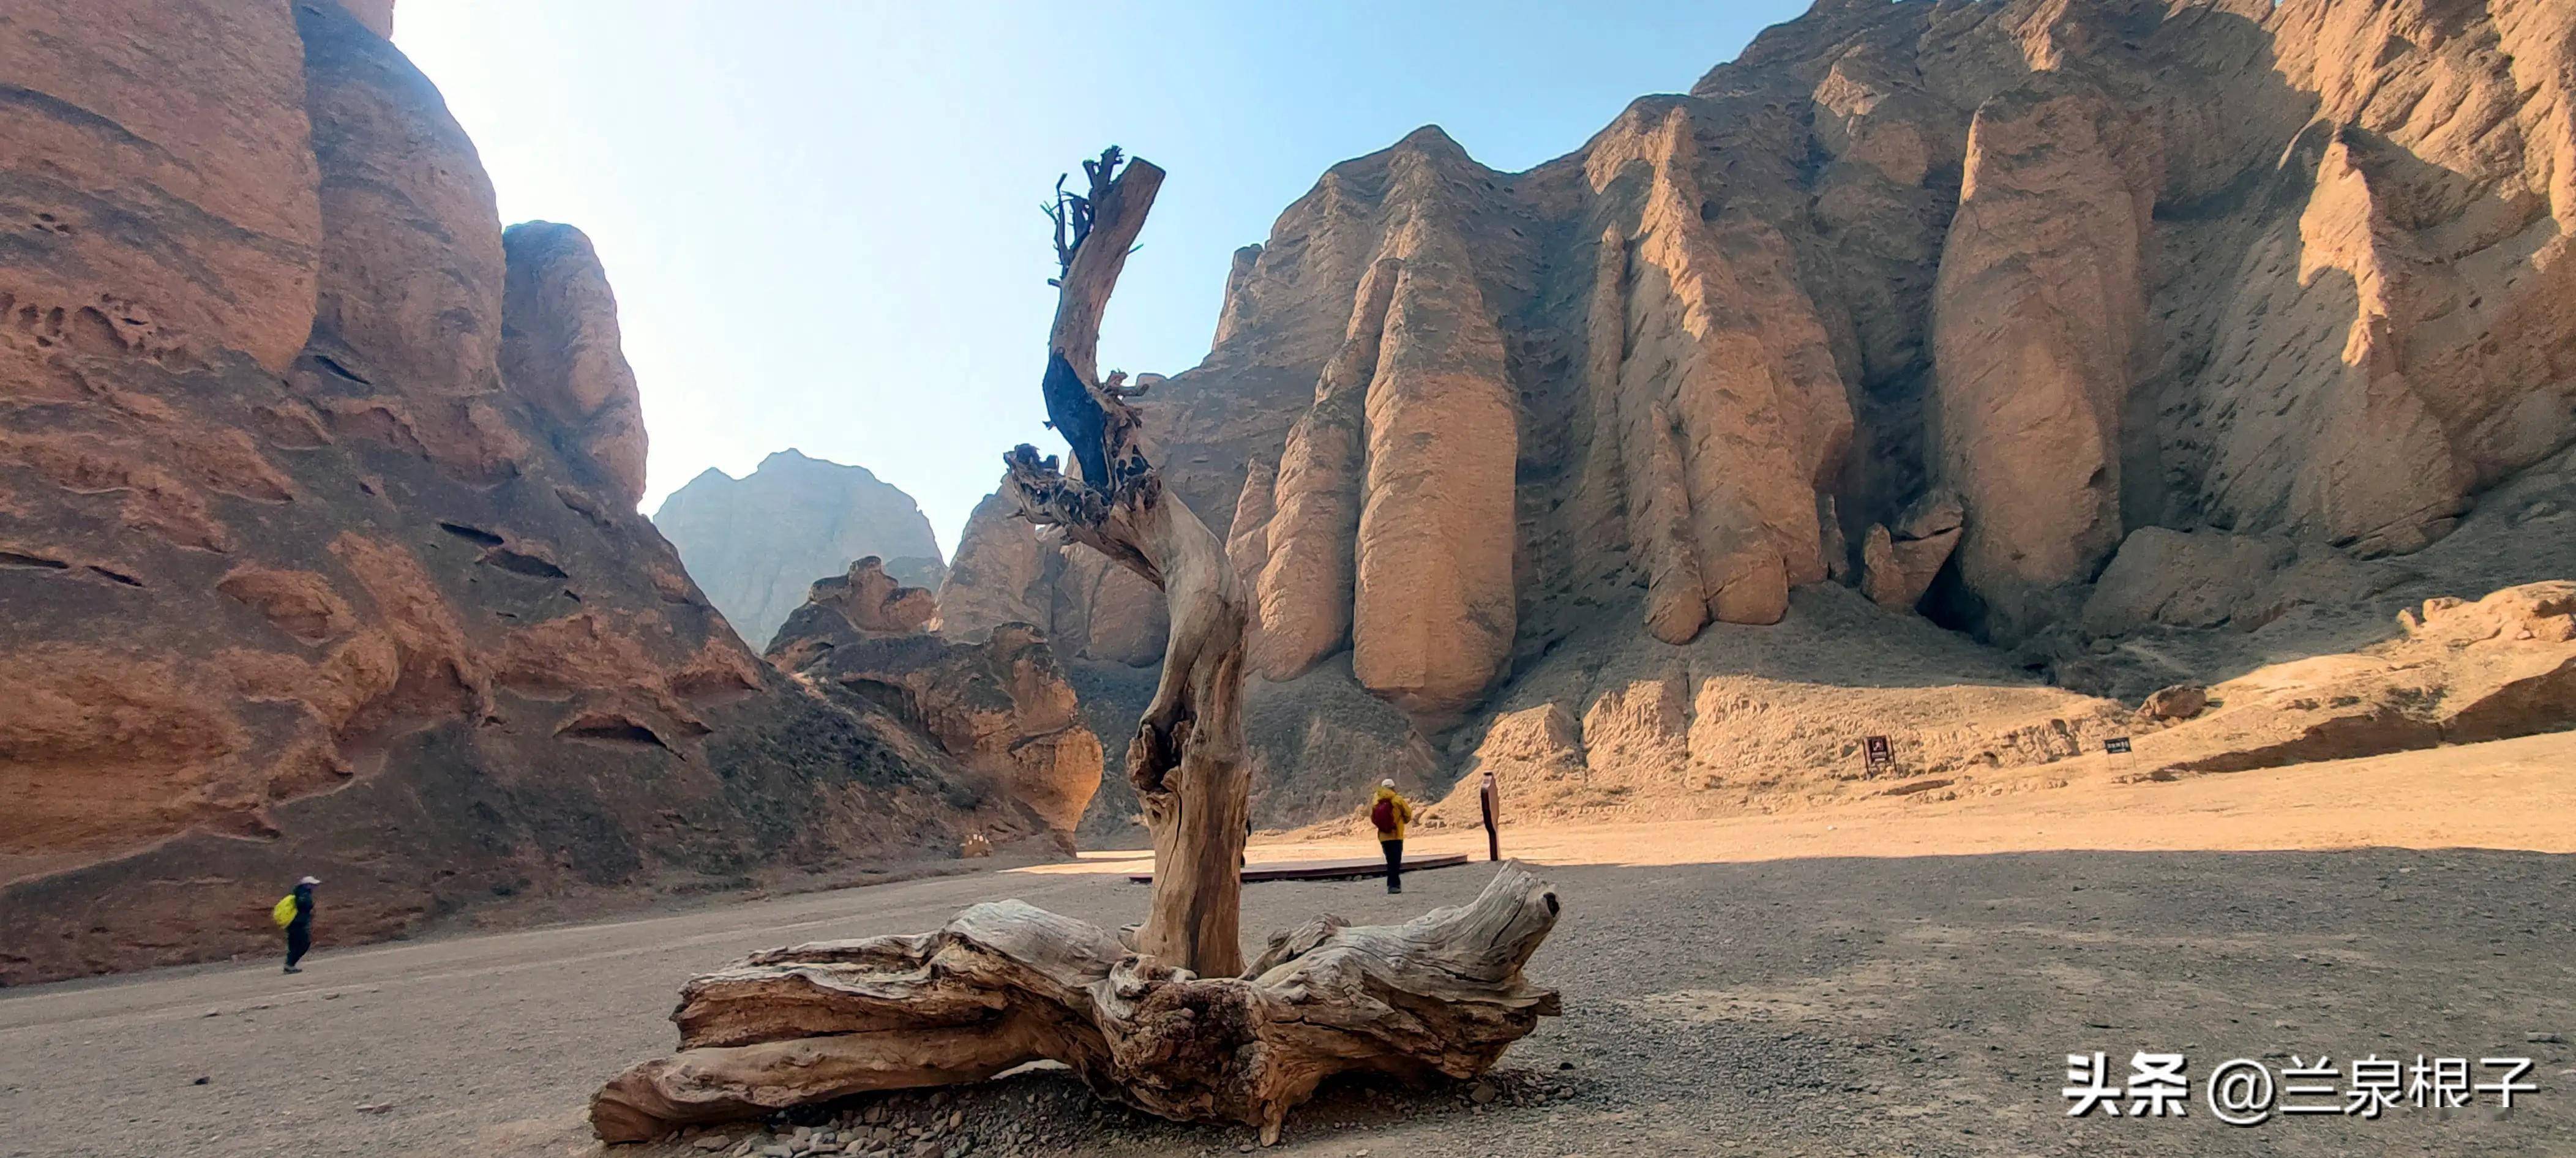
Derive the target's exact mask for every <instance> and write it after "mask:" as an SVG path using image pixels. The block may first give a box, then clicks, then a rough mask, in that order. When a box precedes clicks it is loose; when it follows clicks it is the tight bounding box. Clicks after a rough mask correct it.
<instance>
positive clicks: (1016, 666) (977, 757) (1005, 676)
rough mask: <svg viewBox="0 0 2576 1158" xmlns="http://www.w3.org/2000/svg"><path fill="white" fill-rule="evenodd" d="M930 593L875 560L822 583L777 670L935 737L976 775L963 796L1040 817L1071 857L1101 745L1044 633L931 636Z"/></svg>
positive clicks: (790, 625)
mask: <svg viewBox="0 0 2576 1158" xmlns="http://www.w3.org/2000/svg"><path fill="white" fill-rule="evenodd" d="M938 613H939V606H938V604H937V602H936V601H935V599H934V598H933V597H932V595H931V593H930V592H929V591H928V590H927V589H924V588H920V587H907V586H903V585H902V584H899V583H897V582H895V580H894V579H892V578H890V577H889V576H887V574H886V572H885V568H884V566H883V565H882V564H881V563H879V562H878V560H877V559H876V558H875V557H874V556H870V557H868V558H865V559H861V560H859V561H857V562H855V563H853V564H851V565H850V570H849V573H848V574H847V575H838V576H833V577H831V578H828V579H823V580H819V581H817V582H816V583H815V584H814V586H813V590H812V594H811V596H810V597H809V598H808V599H807V600H806V603H805V605H804V606H802V607H799V608H797V609H796V613H795V614H794V615H791V616H789V617H788V619H787V623H786V625H785V626H784V627H782V628H780V629H779V632H778V638H777V640H776V641H775V642H773V643H771V644H770V648H769V661H770V662H771V663H773V664H775V665H777V666H778V668H779V669H780V670H781V671H785V672H789V673H792V674H794V675H796V676H798V677H799V678H800V679H802V680H804V681H805V682H807V683H809V684H811V685H812V686H814V687H816V688H818V689H821V690H822V691H823V692H824V693H825V694H827V695H830V696H832V697H834V698H836V699H838V700H840V701H841V702H843V703H844V704H846V705H847V706H848V707H849V708H851V709H852V710H853V711H856V712H860V713H874V712H883V713H887V714H889V715H891V716H893V717H894V718H895V719H897V720H900V721H901V722H902V723H903V724H904V725H905V726H907V727H910V728H913V729H917V730H919V731H920V732H922V733H924V734H926V735H928V736H929V737H931V739H932V740H933V741H934V742H935V743H937V745H938V746H939V747H940V749H941V750H942V751H944V752H945V753H946V754H947V755H948V756H950V757H952V758H954V759H955V760H956V761H957V762H958V763H959V764H960V765H961V766H962V767H963V768H964V769H965V770H966V772H967V776H966V777H965V778H963V779H961V780H960V781H959V783H958V788H959V790H960V791H961V792H964V793H968V794H973V795H975V796H976V797H977V798H978V799H977V800H976V801H975V803H978V804H982V803H985V800H984V799H982V798H983V797H988V796H989V797H990V798H991V801H992V802H993V803H994V804H996V805H999V806H1002V807H1005V808H1007V807H1021V808H1025V809H1027V810H1028V811H1029V812H1030V813H1032V814H1034V815H1035V816H1036V818H1037V819H1038V820H1039V821H1040V822H1041V823H1042V824H1043V826H1044V827H1045V829H1046V831H1048V832H1050V833H1052V834H1053V835H1054V837H1055V839H1056V841H1057V842H1058V844H1059V845H1060V846H1061V847H1062V848H1063V850H1064V851H1067V852H1070V851H1072V850H1073V843H1074V842H1073V835H1074V830H1075V828H1076V826H1078V825H1079V824H1080V823H1081V821H1082V816H1083V810H1084V809H1085V808H1086V807H1088V806H1089V805H1090V803H1091V798H1092V794H1093V793H1094V792H1096V791H1097V790H1098V789H1099V787H1100V771H1101V748H1100V739H1099V737H1098V736H1095V735H1094V734H1093V733H1092V731H1091V729H1090V728H1089V727H1088V726H1087V725H1086V724H1085V723H1084V721H1083V715H1082V711H1081V705H1080V704H1079V703H1078V702H1077V700H1076V699H1075V696H1074V689H1073V685H1072V684H1071V683H1069V682H1067V681H1066V679H1065V677H1064V673H1063V670H1062V669H1061V667H1059V665H1058V664H1057V662H1056V658H1055V653H1054V652H1053V651H1052V650H1050V649H1049V648H1048V646H1047V643H1046V640H1045V639H1044V638H1043V637H1042V636H1041V635H1040V634H1039V633H1038V631H1037V629H1036V628H1034V627H1031V626H1030V625H1028V624H1025V623H1004V624H1001V625H998V626H996V627H993V628H991V629H989V630H987V631H986V632H985V633H984V638H983V639H982V640H981V641H979V642H975V643H964V642H959V641H957V640H953V639H946V638H942V637H941V636H939V635H936V634H933V633H931V632H930V631H929V630H928V624H929V622H930V620H931V618H932V617H933V616H935V615H937V614H938Z"/></svg>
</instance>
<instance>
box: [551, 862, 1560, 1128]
mask: <svg viewBox="0 0 2576 1158" xmlns="http://www.w3.org/2000/svg"><path fill="white" fill-rule="evenodd" d="M1556 916H1557V898H1556V893H1555V892H1554V891H1553V890H1551V889H1550V888H1549V887H1548V885H1547V884H1546V882H1544V881H1541V880H1540V879H1538V878H1537V877H1536V876H1534V875H1532V874H1531V873H1530V872H1529V871H1528V870H1527V869H1524V868H1522V867H1520V866H1519V865H1517V864H1514V865H1509V866H1506V867H1505V868H1504V869H1503V870H1502V871H1501V872H1499V873H1497V874H1495V876H1494V879H1493V881H1492V882H1491V883H1489V884H1487V885H1486V886H1485V891H1484V893H1483V894H1482V895H1480V896H1478V897H1477V898H1476V900H1475V901H1474V902H1473V903H1471V904H1469V905H1467V906H1465V907H1463V908H1444V909H1434V910H1432V911H1431V912H1429V913H1425V914H1423V915H1422V916H1419V917H1416V918H1414V919H1413V920H1411V921H1407V922H1405V923H1404V924H1401V925H1368V926H1349V925H1344V924H1343V923H1342V922H1341V921H1340V920H1339V919H1338V918H1333V917H1323V918H1318V919H1317V920H1315V921H1312V922H1309V923H1308V924H1306V925H1304V926H1302V927H1300V928H1297V929H1294V930H1291V931H1289V932H1284V933H1280V934H1278V935H1275V936H1273V937H1272V938H1271V939H1270V947H1269V949H1268V950H1267V951H1265V952H1264V953H1262V955H1261V956H1260V958H1259V959H1257V960H1256V961H1255V962H1254V963H1253V964H1252V966H1251V968H1250V969H1248V970H1247V971H1246V972H1245V975H1244V976H1242V977H1200V976H1197V975H1195V974H1192V973H1190V972H1188V971H1187V970H1182V969H1174V968H1170V967H1167V966H1164V965H1161V964H1158V963H1157V962H1156V960H1155V959H1154V958H1152V957H1147V956H1139V955H1136V954H1131V953H1128V952H1126V951H1124V950H1122V949H1120V948H1119V946H1118V942H1117V940H1116V938H1114V937H1112V936H1111V935H1110V934H1108V933H1106V932H1103V931H1102V930H1100V929H1097V928H1095V927H1093V926H1091V925H1088V924H1085V923H1083V922H1081V921H1077V920H1073V919H1071V918H1069V917H1061V916H1057V915H1055V914H1053V913H1049V912H1046V911H1044V910H1041V909H1037V908H1033V907H1031V906H1029V905H1027V904H1024V903H1022V902H1019V901H998V902H993V903H989V904H981V905H977V906H975V907H973V908H971V909H968V910H966V911H965V912H962V913H959V914H958V915H957V917H956V918H955V919H953V920H951V921H949V922H948V925H947V927H946V928H943V929H941V930H940V931H938V932H936V933H926V934H913V935H905V936H893V937H870V938H866V939H863V940H856V941H826V942H818V943H815V944H810V945H798V946H795V947H792V948H786V949H773V950H769V951H767V952H762V953H756V954H753V955H752V956H751V957H750V958H748V959H746V960H745V961H743V962H742V963H741V964H738V965H735V966H733V967H732V968H729V969H726V970H723V971H721V972H717V973H710V974H707V975H705V976H702V977H699V978H697V979H695V980H692V981H690V982H689V983H688V985H687V986H685V987H683V988H682V989H681V991H680V1007H679V1008H678V1009H677V1010H676V1011H674V1012H673V1013H672V1015H671V1019H672V1020H673V1021H674V1022H677V1023H678V1024H679V1027H680V1052H679V1053H677V1054H674V1055H672V1056H670V1057H666V1058H657V1059H655V1060H652V1061H648V1062H644V1063H642V1064H640V1065H637V1066H635V1067H633V1068H631V1069H629V1070H627V1071H626V1072H625V1073H622V1074H619V1075H618V1076H617V1077H616V1078H615V1079H614V1080H612V1081H610V1082H609V1083H608V1084H607V1085H606V1086H605V1087H602V1088H601V1090H600V1091H599V1093H598V1094H597V1095H596V1096H594V1097H593V1098H592V1099H591V1103H590V1120H591V1127H592V1129H593V1130H594V1131H596V1132H597V1133H598V1135H599V1137H600V1138H602V1139H604V1140H606V1141H610V1142H629V1141H642V1140H645V1139H649V1138H653V1137H657V1136H659V1135H661V1134H663V1133H665V1132H667V1131H670V1130H672V1129H675V1128H677V1127H680V1126H683V1125H687V1124H690V1123H697V1122H715V1121H724V1120H728V1119H734V1118H742V1117H750V1116H755V1115H759V1114H765V1113H768V1112H770V1111H774V1110H778V1109H782V1108H785V1107H788V1106H795V1105H803V1104H808V1103H814V1102H824V1101H830V1100H832V1099H835V1098H842V1097H847V1096H849V1095H851V1094H857V1093H864V1092H867V1091H871V1090H892V1089H905V1088H911V1087H916V1086H931V1085H948V1084H953V1083H957V1082H968V1081H976V1080H980V1079H982V1078H987V1077H990V1076H992V1075H994V1074H997V1073H1000V1072H1002V1071H1004V1070H1007V1069H1010V1068H1011V1067H1013V1066H1017V1065H1020V1064H1022V1063H1025V1062H1031V1061H1037V1060H1040V1059H1052V1060H1055V1061H1059V1062H1062V1063H1064V1064H1065V1065H1067V1066H1070V1067H1072V1069H1073V1071H1074V1073H1075V1074H1077V1075H1079V1076H1080V1077H1081V1078H1082V1080H1083V1081H1084V1082H1085V1083H1086V1084H1088V1085H1089V1086H1090V1087H1091V1088H1092V1089H1093V1090H1094V1091H1097V1092H1098V1093H1099V1094H1101V1095H1102V1096H1104V1097H1108V1098H1113V1099H1116V1100H1118V1101H1122V1102H1125V1103H1127V1104H1129V1105H1132V1106H1135V1107H1137V1108H1138V1109H1142V1110H1145V1111H1148V1112H1150V1113H1154V1114H1159V1115H1162V1116H1163V1117H1167V1118H1173V1119H1177V1120H1183V1121H1223V1122H1239V1123H1243V1124H1245V1125H1251V1126H1258V1127H1260V1128H1261V1137H1262V1141H1263V1143H1264V1144H1268V1143H1270V1142H1275V1141H1277V1140H1278V1137H1279V1128H1280V1124H1281V1123H1282V1122H1283V1121H1285V1120H1286V1118H1287V1116H1288V1111H1289V1110H1290V1109H1292V1108H1294V1107H1295V1106H1297V1105H1298V1104H1299V1103H1302V1102H1304V1101H1305V1100H1306V1099H1307V1098H1309V1097H1311V1096H1313V1094H1314V1092H1315V1088H1316V1087H1317V1086H1318V1085H1320V1084H1321V1083H1322V1082H1323V1081H1324V1080H1325V1079H1326V1078H1329V1077H1332V1076H1333V1075H1335V1074H1339V1073H1345V1072H1351V1071H1368V1072H1376V1073H1383V1074H1388V1075H1392V1076H1395V1077H1398V1078H1403V1079H1406V1080H1422V1079H1426V1078H1429V1077H1432V1076H1434V1075H1446V1076H1448V1077H1452V1078H1464V1077H1471V1076H1474V1075H1475V1074H1478V1073H1481V1072H1483V1071H1484V1070H1485V1069H1486V1068H1488V1067H1490V1066H1492V1065H1493V1064H1494V1062H1495V1060H1496V1059H1497V1058H1499V1057H1501V1056H1502V1053H1503V1050H1504V1049H1505V1048H1506V1047H1508V1046H1510V1044H1511V1043H1512V1042H1514V1041H1517V1040H1519V1039H1520V1038H1521V1037H1522V1036H1523V1035H1524V1034H1527V1033H1528V1032H1529V1031H1530V1030H1531V1029H1533V1028H1535V1027H1536V1026H1537V1024H1538V1019H1539V1018H1540V1017H1544V1016H1554V1015H1555V1014H1556V1013H1557V1012H1558V1005H1557V996H1556V993H1555V991H1554V990H1549V989H1540V988H1536V987H1534V986H1532V985H1530V984H1529V983H1528V982H1527V981H1526V980H1524V979H1523V978H1522V976H1521V966H1522V964H1523V963H1524V962H1526V961H1528V960H1529V957H1530V954H1531V953H1532V952H1535V951H1536V950H1537V949H1538V945H1539V942H1540V941H1542V940H1545V939H1546V937H1547V934H1548V930H1550V929H1551V928H1553V927H1554V926H1555V925H1556Z"/></svg>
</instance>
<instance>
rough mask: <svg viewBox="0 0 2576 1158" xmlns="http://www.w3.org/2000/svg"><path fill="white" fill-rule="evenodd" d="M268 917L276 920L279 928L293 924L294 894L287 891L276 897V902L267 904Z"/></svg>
mask: <svg viewBox="0 0 2576 1158" xmlns="http://www.w3.org/2000/svg"><path fill="white" fill-rule="evenodd" d="M268 919H269V920H272V921H275V922H277V927H278V928H281V929H283V928H285V927H287V926H288V925H292V924H294V923H295V894H293V893H288V894H286V895H285V896H282V897H279V898H277V903H276V904H274V905H271V906H269V909H268Z"/></svg>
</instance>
